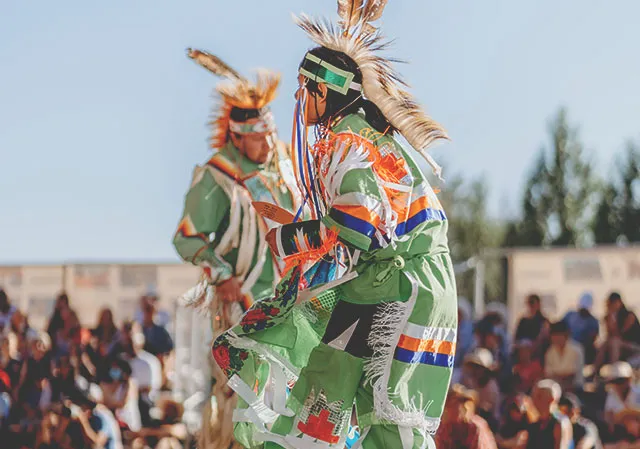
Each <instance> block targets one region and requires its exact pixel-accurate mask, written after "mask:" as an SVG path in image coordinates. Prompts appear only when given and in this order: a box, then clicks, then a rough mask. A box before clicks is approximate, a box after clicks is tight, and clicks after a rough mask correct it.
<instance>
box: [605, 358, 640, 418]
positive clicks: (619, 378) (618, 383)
mask: <svg viewBox="0 0 640 449" xmlns="http://www.w3.org/2000/svg"><path fill="white" fill-rule="evenodd" d="M600 376H601V377H602V378H603V380H604V381H605V383H606V384H607V399H606V401H605V404H604V414H605V420H606V421H607V424H608V425H609V428H610V429H612V428H613V426H614V421H615V416H616V414H618V413H620V412H621V411H623V410H624V409H626V408H640V386H638V385H636V384H634V383H633V369H632V368H631V365H629V364H628V363H627V362H616V363H613V364H611V365H605V366H603V367H602V369H601V370H600Z"/></svg>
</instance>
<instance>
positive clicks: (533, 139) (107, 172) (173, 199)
mask: <svg viewBox="0 0 640 449" xmlns="http://www.w3.org/2000/svg"><path fill="white" fill-rule="evenodd" d="M389 3H390V5H389V6H388V8H387V11H386V15H385V18H384V25H383V26H384V30H385V31H386V34H387V35H388V36H391V37H393V38H395V39H396V44H395V47H394V50H393V54H394V55H396V56H398V57H400V58H404V59H407V60H409V61H410V65H406V66H402V67H401V71H402V73H403V74H404V75H405V77H406V78H407V79H408V80H409V81H410V82H411V84H412V85H413V86H414V92H415V93H416V96H417V97H418V98H419V100H420V101H421V102H422V103H423V104H425V105H426V106H427V109H428V110H429V112H430V113H431V114H432V115H433V116H434V117H435V118H437V119H438V120H439V121H441V122H442V123H443V124H444V125H445V126H446V127H447V129H448V130H449V133H450V135H451V136H452V138H453V142H452V143H451V144H446V145H443V146H441V147H439V148H438V149H436V150H435V152H434V156H435V157H436V159H439V160H442V159H445V160H446V161H447V162H448V164H449V167H450V170H453V171H460V172H464V173H465V174H467V175H468V176H469V177H471V176H477V175H485V176H486V177H487V178H488V179H489V181H490V184H491V198H490V204H491V210H492V212H493V213H494V214H496V215H501V214H514V213H516V212H517V209H518V198H519V196H520V192H521V189H522V179H523V175H524V173H525V172H526V170H527V169H528V168H529V166H530V164H531V161H532V159H533V156H534V153H535V151H536V150H537V149H538V148H539V147H540V145H541V144H543V143H544V142H545V139H546V122H547V120H548V118H549V117H550V116H551V115H553V114H554V113H555V111H556V110H557V108H558V107H559V106H560V105H566V106H567V107H568V108H569V113H570V118H571V119H572V120H573V121H574V122H576V123H578V124H580V126H581V135H582V137H583V139H584V141H585V142H586V144H587V146H588V147H589V148H590V149H592V151H593V155H594V158H595V159H596V160H597V161H598V163H599V165H600V166H599V171H600V172H601V173H602V174H603V175H606V174H608V173H610V171H611V168H610V167H611V159H612V155H613V154H614V152H617V151H619V150H620V149H621V148H622V145H623V143H624V141H625V139H627V138H638V137H640V120H639V118H640V92H639V91H640V87H639V86H640V82H639V80H640V58H639V57H638V49H639V44H640V27H638V25H637V19H638V17H640V2H638V1H637V0H616V1H615V2H604V1H599V0H562V1H557V0H519V1H508V0H502V1H498V0H482V1H476V0H466V1H462V0H460V1H435V0H429V1H427V0H390V2H389ZM334 10H335V0H315V1H312V0H274V1H263V0H244V1H241V0H240V1H238V0H237V1H227V0H225V1H220V0H184V1H176V0H136V1H131V0H109V1H101V2H97V1H87V0H62V1H51V0H37V1H36V0H30V1H19V0H4V1H2V2H0V170H1V173H0V206H1V212H0V230H1V232H0V262H21V261H24V262H49V261H51V262H54V261H62V260H69V259H72V260H75V259H134V260H135V259H140V260H149V259H152V260H153V259H168V260H172V259H174V258H175V255H174V251H173V248H172V246H171V243H170V242H171V236H172V233H173V231H174V228H175V225H176V223H177V221H178V219H179V215H180V212H181V208H182V199H183V195H184V193H185V189H186V188H187V186H188V184H189V180H190V175H191V170H192V168H193V165H194V164H196V163H199V162H202V161H204V160H205V159H206V158H207V155H208V150H207V144H206V139H207V135H208V129H207V127H206V125H205V124H206V121H207V118H208V114H209V112H210V106H211V99H210V92H211V90H212V88H213V86H214V84H215V81H214V78H213V77H212V76H210V75H209V74H207V73H206V72H205V71H204V70H202V69H200V68H199V67H197V66H195V65H194V64H193V63H192V62H190V61H189V60H187V58H186V57H185V51H184V50H185V48H186V47H188V46H193V47H198V48H204V49H208V50H210V51H212V52H214V53H217V54H219V55H220V56H221V57H223V58H224V59H225V60H227V61H228V62H229V63H231V64H233V65H234V66H236V67H238V68H239V69H241V70H243V71H246V70H248V69H250V68H251V67H255V66H268V67H272V68H275V69H278V70H280V71H282V73H283V86H282V93H281V96H280V97H279V99H278V100H277V104H276V105H275V107H274V109H275V113H276V115H277V120H278V124H279V127H280V131H281V134H282V136H283V137H284V138H285V139H288V136H289V133H290V122H291V117H292V106H293V105H292V94H293V91H294V84H295V76H296V67H297V64H298V62H299V60H300V58H301V57H302V55H303V53H304V51H305V50H306V49H307V48H308V47H309V46H310V45H311V44H310V42H309V41H308V40H307V39H306V37H305V36H304V34H303V33H302V32H300V31H299V30H298V29H297V28H296V27H295V26H294V25H293V24H292V23H291V19H290V13H291V12H301V11H305V12H308V13H314V14H324V15H328V16H330V17H334V14H335V13H334ZM445 188H446V186H445Z"/></svg>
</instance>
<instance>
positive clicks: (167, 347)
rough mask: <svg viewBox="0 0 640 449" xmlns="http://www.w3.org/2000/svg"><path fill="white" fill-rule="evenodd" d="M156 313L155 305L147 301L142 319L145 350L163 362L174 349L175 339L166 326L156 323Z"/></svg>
mask: <svg viewBox="0 0 640 449" xmlns="http://www.w3.org/2000/svg"><path fill="white" fill-rule="evenodd" d="M155 315H156V309H155V306H154V305H153V304H152V303H146V304H145V306H144V310H143V320H142V332H143V334H144V339H145V346H144V350H145V351H147V352H149V353H151V354H153V355H155V356H156V357H158V358H159V359H160V362H163V359H164V357H165V356H166V355H168V354H169V353H170V352H171V351H173V340H172V339H171V336H170V335H169V332H167V330H166V329H165V328H164V327H162V326H160V325H158V324H156V323H155V321H154V319H155Z"/></svg>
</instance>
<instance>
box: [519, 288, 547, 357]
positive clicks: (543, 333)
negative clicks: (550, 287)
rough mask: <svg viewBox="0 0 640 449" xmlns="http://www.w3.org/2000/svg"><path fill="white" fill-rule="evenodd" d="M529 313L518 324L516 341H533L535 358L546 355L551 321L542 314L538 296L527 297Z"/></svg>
mask: <svg viewBox="0 0 640 449" xmlns="http://www.w3.org/2000/svg"><path fill="white" fill-rule="evenodd" d="M527 307H528V313H527V315H526V316H524V317H522V318H521V319H520V321H519V322H518V327H517V328H516V335H515V340H516V341H519V340H523V339H525V340H531V341H532V342H533V352H534V356H535V357H540V358H542V356H543V355H544V352H545V351H546V347H547V340H548V337H549V320H547V318H546V317H545V316H544V315H543V314H542V306H541V302H540V297H539V296H538V295H529V296H528V297H527Z"/></svg>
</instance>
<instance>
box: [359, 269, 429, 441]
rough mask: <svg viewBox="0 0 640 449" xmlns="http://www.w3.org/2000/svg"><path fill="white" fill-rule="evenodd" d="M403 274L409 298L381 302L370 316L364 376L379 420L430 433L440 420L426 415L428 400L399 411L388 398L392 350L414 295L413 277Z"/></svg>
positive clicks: (416, 292) (413, 301) (416, 293)
mask: <svg viewBox="0 0 640 449" xmlns="http://www.w3.org/2000/svg"><path fill="white" fill-rule="evenodd" d="M405 276H407V278H408V279H409V281H410V282H411V296H410V297H409V300H408V301H407V302H405V303H402V302H390V303H385V304H383V305H382V307H381V308H380V310H379V311H378V313H376V315H375V316H374V319H373V326H372V327H371V334H370V336H369V340H368V342H369V345H370V346H371V347H372V349H373V356H372V357H371V359H370V360H369V361H367V362H366V365H365V379H366V382H369V383H371V386H372V388H373V402H374V410H375V413H376V416H377V417H378V418H379V419H381V420H384V421H388V422H391V423H393V424H396V425H398V426H400V425H402V426H406V427H413V428H416V429H419V431H420V432H421V433H425V434H426V433H430V434H433V433H435V432H436V430H437V429H438V426H439V424H440V419H438V418H427V417H426V413H427V410H428V409H429V406H430V405H431V403H432V401H429V402H427V403H426V404H420V406H418V405H416V404H415V403H413V402H412V403H411V404H409V405H408V407H407V408H406V410H402V409H400V407H398V406H397V405H395V404H394V403H393V402H391V399H390V398H389V377H390V375H391V363H392V361H393V356H394V352H395V349H396V346H397V344H398V341H399V340H400V335H401V334H402V331H403V329H404V327H405V326H406V324H407V321H408V320H409V316H410V315H411V312H412V311H413V308H414V306H415V303H416V299H417V297H418V284H417V282H416V280H415V279H414V278H413V277H412V276H411V275H409V274H408V273H405ZM420 403H422V400H420Z"/></svg>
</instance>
